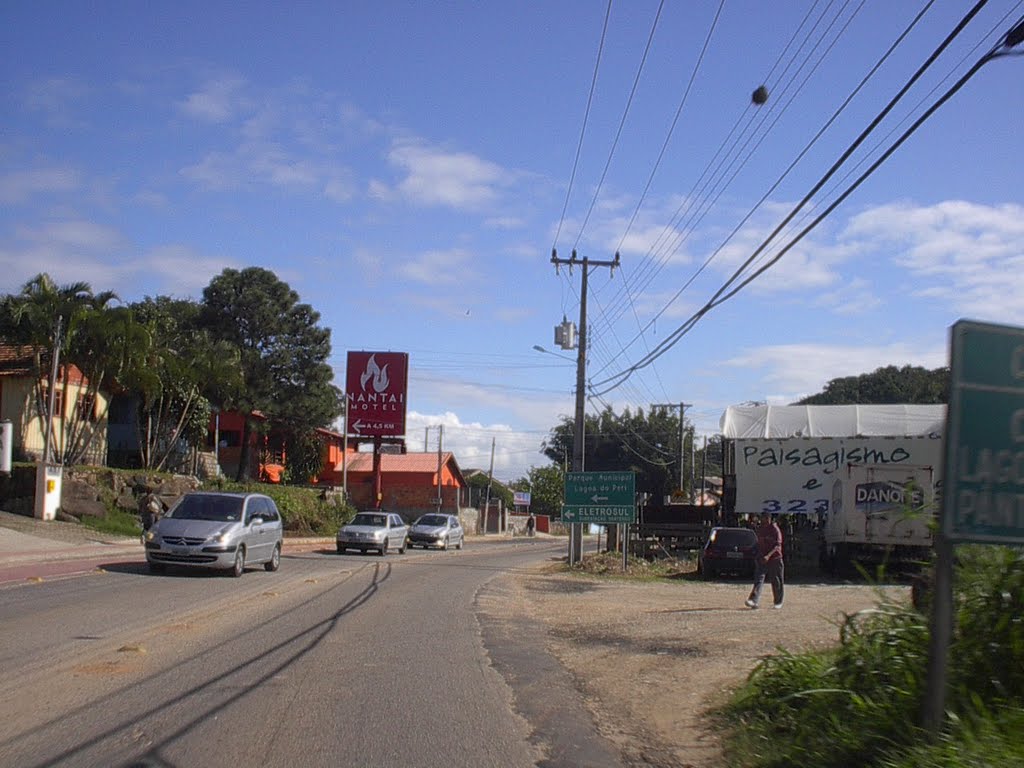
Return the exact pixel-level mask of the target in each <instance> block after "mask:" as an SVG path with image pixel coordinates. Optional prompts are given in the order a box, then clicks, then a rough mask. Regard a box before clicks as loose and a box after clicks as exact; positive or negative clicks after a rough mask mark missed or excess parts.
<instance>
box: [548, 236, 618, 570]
mask: <svg viewBox="0 0 1024 768" xmlns="http://www.w3.org/2000/svg"><path fill="white" fill-rule="evenodd" d="M551 263H552V264H554V265H555V272H556V274H557V272H558V268H559V267H560V266H568V267H569V274H572V268H573V267H574V266H577V265H579V266H580V267H582V269H581V270H580V273H581V275H582V282H581V286H580V324H579V328H578V330H577V335H578V340H577V343H576V415H575V421H574V424H573V426H574V429H573V439H572V470H573V472H582V471H583V417H584V406H585V404H586V389H585V387H586V373H587V278H588V277H589V275H590V268H591V267H609V268H610V269H611V273H612V274H615V268H616V267H617V266H619V254H618V253H616V254H615V258H614V259H612V260H611V261H591V260H590V259H587V258H585V257H584V258H582V259H580V258H577V256H576V251H575V250H574V251H573V252H572V256H571V257H570V258H568V259H560V258H558V253H557V252H556V251H555V249H554V248H552V249H551ZM582 559H583V526H582V524H581V523H573V524H572V528H571V530H570V535H569V565H575V564H576V563H578V562H580V561H581V560H582Z"/></svg>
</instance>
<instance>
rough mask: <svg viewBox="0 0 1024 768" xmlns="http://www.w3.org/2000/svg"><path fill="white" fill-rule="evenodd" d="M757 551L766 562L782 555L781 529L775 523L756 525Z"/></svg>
mask: <svg viewBox="0 0 1024 768" xmlns="http://www.w3.org/2000/svg"><path fill="white" fill-rule="evenodd" d="M757 553H758V556H759V557H760V558H761V560H762V561H763V562H766V563H767V562H769V561H771V560H778V559H780V558H781V557H782V529H781V528H779V526H778V525H777V524H776V523H774V522H771V523H763V524H761V525H759V526H758V527H757Z"/></svg>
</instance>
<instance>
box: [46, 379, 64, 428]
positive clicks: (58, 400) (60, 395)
mask: <svg viewBox="0 0 1024 768" xmlns="http://www.w3.org/2000/svg"><path fill="white" fill-rule="evenodd" d="M49 404H50V388H49V386H48V385H47V384H46V383H45V382H44V383H43V409H44V410H45V409H46V408H47V406H49ZM63 415H64V388H63V387H58V388H57V391H56V392H55V393H54V396H53V413H51V414H50V418H51V419H59V418H60V417H61V416H63Z"/></svg>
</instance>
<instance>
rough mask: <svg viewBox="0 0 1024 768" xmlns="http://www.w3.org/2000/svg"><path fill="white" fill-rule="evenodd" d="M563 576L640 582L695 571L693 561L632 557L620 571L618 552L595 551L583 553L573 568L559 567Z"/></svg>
mask: <svg viewBox="0 0 1024 768" xmlns="http://www.w3.org/2000/svg"><path fill="white" fill-rule="evenodd" d="M560 567H561V568H562V569H563V570H564V571H565V572H566V573H575V574H581V575H587V576H606V577H609V578H622V579H639V580H641V581H657V580H661V579H681V578H684V577H686V576H687V575H688V574H689V575H692V574H693V572H694V565H693V560H692V558H689V559H679V560H677V559H676V558H671V557H668V558H654V559H653V560H648V559H646V558H643V557H633V556H630V558H629V559H628V560H627V561H626V570H625V571H623V570H622V553H621V552H594V553H590V554H586V555H584V556H583V559H582V560H581V561H580V562H579V563H577V564H576V565H567V564H564V563H563V564H561V565H560Z"/></svg>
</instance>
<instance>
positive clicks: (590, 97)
mask: <svg viewBox="0 0 1024 768" xmlns="http://www.w3.org/2000/svg"><path fill="white" fill-rule="evenodd" d="M611 14H612V0H608V7H607V9H606V10H605V13H604V25H603V26H602V28H601V41H600V43H598V46H597V60H596V61H595V62H594V75H593V77H592V78H591V81H590V94H589V95H588V96H587V107H586V109H585V110H584V112H583V127H582V128H580V139H579V142H578V143H577V145H576V157H575V159H574V160H573V163H572V173H570V174H569V184H568V186H567V187H566V190H565V202H564V203H563V204H562V216H561V218H560V219H559V221H558V227H557V228H556V229H555V239H554V241H553V242H552V243H551V250H552V251H554V250H555V247H556V246H557V245H558V236H559V235H560V234H561V232H562V225H563V224H564V223H565V212H566V211H567V210H568V209H569V199H570V198H571V196H572V186H573V183H574V182H575V180H576V170H577V169H578V168H579V164H580V153H581V152H582V151H583V137H584V136H586V133H587V122H588V120H589V119H590V107H591V105H592V104H593V101H594V91H595V90H596V88H597V73H598V70H599V69H600V68H601V55H602V53H603V52H604V41H605V37H606V36H607V34H608V19H609V17H610V16H611Z"/></svg>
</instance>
